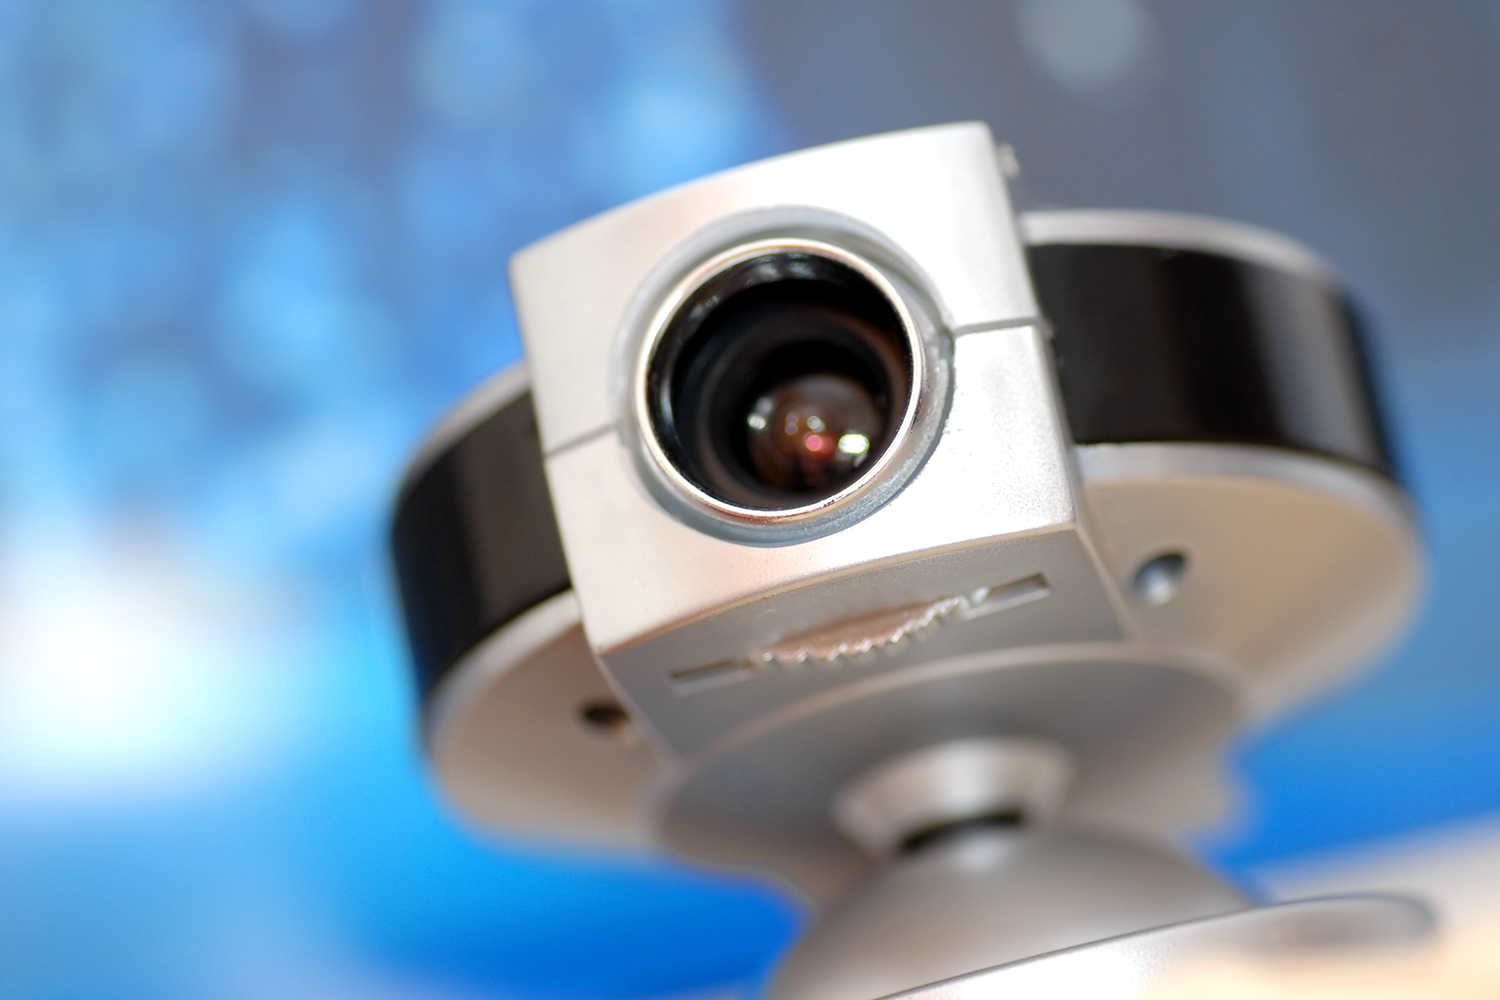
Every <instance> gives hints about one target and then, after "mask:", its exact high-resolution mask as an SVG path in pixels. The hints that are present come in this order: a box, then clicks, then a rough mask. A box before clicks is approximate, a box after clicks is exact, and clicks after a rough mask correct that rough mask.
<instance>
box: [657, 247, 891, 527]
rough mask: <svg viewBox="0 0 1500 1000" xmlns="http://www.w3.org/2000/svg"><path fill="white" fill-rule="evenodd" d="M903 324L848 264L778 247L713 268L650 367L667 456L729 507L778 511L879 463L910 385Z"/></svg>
mask: <svg viewBox="0 0 1500 1000" xmlns="http://www.w3.org/2000/svg"><path fill="white" fill-rule="evenodd" d="M914 370H915V362H914V358H913V354H912V346H911V340H910V337H909V334H908V331H907V326H906V323H905V322H904V321H903V318H902V315H901V313H900V312H899V311H898V309H897V307H896V305H895V304H894V303H893V301H892V299H891V297H890V296H889V295H888V294H887V293H886V292H885V291H883V290H882V289H881V288H880V287H879V286H878V285H877V284H876V283H875V280H874V279H872V277H871V276H869V275H867V274H864V273H861V271H860V270H857V269H856V268H855V267H854V266H852V265H851V264H850V263H847V262H845V261H843V260H840V259H837V258H835V257H833V256H829V255H825V254H824V253H820V252H817V251H814V250H810V249H775V250H768V251H766V252H764V253H758V254H753V255H750V256H748V257H747V258H745V259H742V260H739V261H737V262H734V263H731V264H730V265H729V266H727V267H725V268H724V269H722V270H720V271H718V272H716V273H714V274H712V275H711V276H710V277H709V278H708V279H707V280H706V281H704V282H703V283H702V284H701V285H700V286H699V287H697V288H696V289H695V290H694V291H693V292H692V293H691V294H690V295H689V296H688V297H687V298H686V300H685V301H684V302H683V303H682V304H681V306H680V307H679V308H678V309H677V311H676V312H675V313H674V314H673V316H672V318H671V320H670V321H669V322H668V323H667V326H666V328H665V329H664V331H663V333H662V335H661V337H660V338H659V340H658V342H657V346H656V350H655V352H654V353H653V355H652V359H651V363H650V365H649V368H648V375H647V393H648V403H649V409H650V419H651V424H652V427H651V430H652V432H653V434H654V435H655V437H656V439H657V441H658V442H659V443H660V445H661V447H662V451H663V452H664V453H665V455H666V457H667V459H668V461H669V462H671V463H672V465H673V466H674V467H675V468H676V469H677V471H678V472H679V473H681V475H682V476H683V477H684V478H686V479H687V480H688V481H689V482H690V483H692V484H693V485H694V486H696V487H697V488H698V489H699V490H701V491H702V492H704V493H706V494H708V495H709V496H711V497H713V498H715V499H717V500H719V501H720V502H722V503H724V504H728V505H731V506H734V507H739V508H746V509H750V510H760V511H787V510H794V509H797V508H802V507H806V506H808V505H811V504H816V503H818V502H819V501H821V500H825V499H827V498H829V497H832V496H835V495H836V494H839V493H841V492H843V491H845V490H847V489H849V488H850V487H851V486H853V485H854V484H856V483H858V482H859V481H860V480H862V479H863V478H864V477H866V476H868V475H870V474H871V473H872V471H873V470H874V469H875V468H876V467H877V466H878V464H879V461H880V458H881V456H882V455H883V454H884V453H885V452H886V451H887V450H888V449H889V448H890V446H891V444H892V442H893V441H894V440H895V438H896V436H897V434H898V432H899V431H900V430H901V427H902V426H903V421H904V419H905V416H906V413H907V409H908V405H909V402H910V400H911V399H912V396H913V393H914V391H915V387H914V384H913V383H914V374H913V373H914Z"/></svg>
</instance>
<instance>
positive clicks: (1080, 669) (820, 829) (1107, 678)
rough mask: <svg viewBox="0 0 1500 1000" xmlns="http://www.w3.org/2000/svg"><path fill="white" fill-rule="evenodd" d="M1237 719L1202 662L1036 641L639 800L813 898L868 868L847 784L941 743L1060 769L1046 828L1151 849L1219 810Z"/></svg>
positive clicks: (938, 671) (829, 712) (885, 685)
mask: <svg viewBox="0 0 1500 1000" xmlns="http://www.w3.org/2000/svg"><path fill="white" fill-rule="evenodd" d="M932 641H933V642H936V641H937V640H932ZM934 652H936V651H934ZM708 693H710V694H711V693H713V692H708ZM1239 714H1240V713H1239V707H1238V705H1237V703H1236V700H1235V697H1234V695H1233V694H1232V692H1231V690H1230V689H1229V688H1228V687H1227V686H1226V685H1225V683H1224V682H1223V679H1222V678H1220V677H1218V676H1216V675H1215V673H1214V667H1213V664H1211V663H1204V662H1198V661H1194V660H1192V659H1191V658H1190V657H1186V656H1184V655H1183V654H1182V653H1181V652H1180V651H1174V650H1168V649H1161V648H1155V649H1151V648H1139V647H1133V646H1131V645H1129V644H1126V643H1095V644H1083V643H1080V644H1077V645H1072V646H1068V645H1061V644H1050V645H1041V646H1032V647H1025V648H1021V649H997V650H991V651H990V652H986V653H971V654H967V655H962V656H955V657H952V658H947V659H944V658H941V657H939V658H936V659H932V660H924V661H919V662H917V663H915V664H913V665H911V666H909V667H907V668H906V669H902V670H894V671H890V672H886V673H883V674H874V675H867V676H865V677H863V678H861V679H859V680H858V681H857V682H854V683H849V684H845V685H842V686H839V687H836V688H832V689H830V690H828V691H826V692H824V693H823V694H822V695H820V696H818V697H815V698H808V699H805V700H804V701H801V702H798V703H796V704H793V705H791V706H788V707H787V708H784V709H782V710H780V711H777V712H772V713H767V714H766V715H765V716H763V717H761V718H758V719H756V720H754V722H753V723H751V724H748V725H745V726H742V727H740V728H738V729H736V730H735V731H733V732H731V733H730V734H729V735H728V736H726V737H725V738H723V739H722V740H720V741H718V742H717V743H715V744H714V745H712V746H710V747H708V748H706V749H704V750H703V751H700V752H699V753H697V754H694V755H692V756H691V757H688V758H686V759H684V760H680V761H676V762H673V763H671V764H669V765H668V767H667V769H666V770H665V771H664V772H663V774H662V776H661V778H660V780H658V781H656V782H654V783H653V785H652V789H651V796H652V806H651V811H652V814H653V816H654V820H655V823H656V833H655V836H656V837H657V839H658V841H659V842H660V843H662V844H664V845H666V846H668V847H669V848H671V849H672V850H674V851H675V852H677V853H679V854H682V855H685V856H687V857H690V858H695V859H698V860H700V861H706V862H710V863H714V864H724V865H732V866H736V867H741V868H756V869H760V870H762V871H766V872H773V873H776V874H778V875H780V876H781V877H782V878H785V879H787V880H789V881H790V882H791V883H792V884H794V885H795V886H797V887H798V888H800V889H801V890H802V891H804V892H805V893H807V894H808V895H810V896H812V897H813V898H815V899H818V900H821V901H824V902H826V901H829V900H832V899H835V898H837V897H838V896H839V895H841V894H842V893H844V892H846V891H848V889H849V888H850V886H851V885H853V884H854V883H856V882H857V881H858V880H859V879H861V878H864V877H866V876H867V875H868V873H869V871H870V870H871V857H870V855H869V854H868V853H866V852H865V851H863V850H861V849H859V848H857V847H856V846H855V845H854V843H853V842H852V841H851V840H849V839H848V838H847V837H846V836H844V835H843V834H842V833H841V832H840V831H839V830H838V828H837V827H836V826H835V825H834V822H833V816H832V814H831V810H832V805H833V802H834V801H835V799H836V797H837V796H838V794H839V792H840V791H841V790H842V789H843V788H844V787H845V786H846V785H847V784H848V783H849V782H850V781H851V780H854V779H856V778H857V777H858V776H859V775H861V774H865V773H868V772H869V771H871V769H873V768H875V767H878V766H879V765H881V764H883V763H885V762H887V761H889V760H890V759H892V758H893V757H896V756H899V755H901V754H905V753H908V752H912V751H920V750H922V749H925V748H927V747H931V746H933V745H935V744H940V743H946V742H949V741H951V740H954V739H968V738H988V737H1022V738H1026V739H1035V740H1041V741H1045V742H1048V743H1051V744H1053V745H1055V746H1057V747H1060V748H1062V749H1063V750H1064V751H1065V752H1066V753H1068V755H1069V756H1070V757H1071V758H1072V760H1073V762H1074V775H1073V778H1072V781H1071V784H1070V785H1069V787H1068V794H1067V796H1066V797H1065V798H1064V799H1063V800H1062V802H1061V803H1060V805H1059V809H1058V815H1057V822H1058V823H1059V824H1061V825H1069V824H1072V825H1081V826H1104V827H1108V828H1111V829H1119V830H1130V831H1135V832H1136V833H1138V834H1139V835H1140V836H1142V837H1146V838H1157V839H1160V838H1163V837H1165V836H1170V835H1171V834H1173V833H1175V832H1177V831H1180V830H1182V829H1184V828H1186V827H1188V826H1191V825H1194V824H1197V823H1202V822H1204V821H1206V820H1208V819H1210V818H1212V817H1213V816H1215V815H1216V814H1217V812H1218V810H1219V808H1220V806H1221V804H1222V789H1221V787H1220V783H1219V777H1218V769H1217V763H1216V753H1215V751H1216V750H1217V749H1218V747H1219V746H1220V745H1222V742H1223V741H1224V740H1225V739H1226V738H1227V736H1228V734H1229V733H1230V732H1231V731H1232V728H1233V726H1234V724H1235V722H1236V721H1237V719H1238V718H1239Z"/></svg>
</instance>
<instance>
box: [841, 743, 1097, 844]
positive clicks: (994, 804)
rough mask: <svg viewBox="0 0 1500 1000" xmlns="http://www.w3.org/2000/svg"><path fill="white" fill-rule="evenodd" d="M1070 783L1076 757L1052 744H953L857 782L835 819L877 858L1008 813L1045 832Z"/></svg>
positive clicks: (844, 794) (914, 754)
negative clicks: (924, 837)
mask: <svg viewBox="0 0 1500 1000" xmlns="http://www.w3.org/2000/svg"><path fill="white" fill-rule="evenodd" d="M1072 777H1073V759H1072V756H1071V755H1070V754H1069V753H1068V752H1067V751H1066V750H1064V749H1062V748H1061V747H1060V746H1058V745H1057V744H1055V743H1049V742H1047V741H1046V740H1038V739H1031V738H1028V737H1024V736H979V737H971V738H969V739H963V740H949V741H947V742H946V743H937V744H934V745H932V746H929V747H923V748H922V749H920V750H912V751H910V752H908V753H904V754H901V755H900V756H897V757H896V758H894V759H892V760H888V761H885V762H884V763H881V764H877V765H876V766H875V767H873V768H871V769H870V770H868V771H866V772H865V773H864V774H861V775H858V776H857V777H855V778H854V779H853V780H852V781H850V782H848V783H847V784H845V785H844V787H843V788H841V789H840V790H839V792H838V794H836V795H835V796H834V797H833V806H832V809H831V814H832V818H833V825H834V826H835V827H837V828H838V830H839V832H840V833H842V834H843V835H844V836H846V837H848V838H849V839H850V840H852V841H854V842H855V843H856V844H858V845H859V846H860V847H862V848H864V849H865V850H866V851H867V852H869V853H870V854H871V855H872V856H874V857H877V858H879V857H885V856H887V855H890V854H892V853H893V852H895V851H897V850H899V849H900V848H901V846H902V844H903V843H905V842H906V841H908V839H909V838H911V837H912V836H914V835H921V834H923V833H924V832H928V831H934V830H939V829H941V828H942V827H943V826H945V825H947V824H951V823H960V822H964V821H966V820H974V819H980V818H983V817H993V816H998V815H1006V814H1010V815H1014V816H1015V817H1016V819H1017V821H1018V822H1023V823H1024V824H1025V825H1026V826H1028V827H1032V828H1035V827H1039V826H1044V825H1046V823H1047V822H1048V821H1049V820H1051V819H1052V815H1053V814H1054V813H1055V812H1057V808H1058V806H1059V805H1060V804H1061V803H1062V800H1063V797H1064V796H1065V795H1066V794H1067V791H1068V783H1069V782H1070V781H1071V780H1072Z"/></svg>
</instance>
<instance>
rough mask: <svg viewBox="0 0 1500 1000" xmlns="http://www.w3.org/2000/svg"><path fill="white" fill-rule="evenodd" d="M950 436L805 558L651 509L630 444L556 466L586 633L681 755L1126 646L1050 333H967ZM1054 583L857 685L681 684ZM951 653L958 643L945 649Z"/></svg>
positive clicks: (553, 461)
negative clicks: (915, 673) (972, 674)
mask: <svg viewBox="0 0 1500 1000" xmlns="http://www.w3.org/2000/svg"><path fill="white" fill-rule="evenodd" d="M953 371H954V382H953V390H952V401H951V403H950V404H949V407H948V412H947V414H946V419H945V420H944V421H943V426H942V433H941V436H940V437H939V439H938V441H937V443H936V445H935V446H934V447H933V449H932V451H931V454H930V455H929V456H928V457H927V460H926V462H925V464H924V465H923V466H922V468H921V470H920V471H919V472H918V473H917V474H916V475H914V476H913V477H912V478H911V479H910V480H909V481H908V482H907V484H906V486H905V488H904V489H902V490H901V492H900V493H898V494H897V495H896V496H895V497H893V498H892V499H891V500H890V501H888V502H887V503H886V504H885V505H884V506H883V507H881V508H880V509H879V510H877V511H875V512H874V513H871V514H869V515H868V516H866V517H864V518H863V519H862V520H859V521H857V522H856V523H853V524H851V525H849V526H847V527H845V528H844V529H843V530H841V531H838V532H835V533H833V534H829V535H823V536H820V537H817V538H814V539H811V540H808V541H804V542H801V543H798V544H792V545H779V546H751V545H743V544H736V543H734V542H731V541H727V540H725V539H721V538H717V537H715V536H712V535H708V534H705V533H704V532H701V531H698V530H695V529H694V528H692V527H691V526H689V525H687V524H684V523H683V522H682V521H681V520H679V519H678V518H676V517H674V516H672V515H671V514H669V513H668V512H667V511H665V510H663V509H662V508H661V506H660V505H658V504H656V503H654V502H653V501H652V499H651V497H650V495H649V494H648V493H647V492H646V491H645V490H644V489H643V487H642V486H641V484H640V483H639V481H638V480H636V479H635V478H634V477H633V476H632V474H631V473H632V468H633V459H632V455H631V453H630V450H629V449H628V447H627V446H626V445H625V444H624V443H623V442H621V441H620V439H619V438H618V437H616V436H615V435H605V436H601V437H598V438H595V439H593V440H591V441H589V442H586V443H584V444H581V445H579V446H577V447H575V448H571V449H568V450H566V451H564V452H561V453H559V454H557V455H554V456H552V457H551V458H550V459H549V460H548V463H547V471H548V478H549V482H550V483H551V487H552V496H553V500H554V503H555V506H556V510H557V513H558V523H559V525H560V527H561V530H562V536H563V542H564V545H565V547H566V549H567V553H568V565H569V569H570V570H571V573H572V577H573V586H574V589H575V591H576V593H577V594H578V598H579V603H580V605H581V606H582V609H583V617H584V624H585V630H586V632H587V633H588V636H589V639H590V641H591V643H592V644H593V647H594V650H595V652H596V653H597V654H598V655H600V657H601V658H602V660H603V662H604V666H605V669H606V670H607V671H608V672H609V673H610V674H611V676H612V678H613V680H614V682H615V683H616V684H617V685H618V686H619V688H620V690H621V691H622V693H624V694H625V696H626V697H627V698H628V699H629V701H630V702H631V705H632V707H633V709H634V710H635V714H636V715H637V716H638V717H640V718H642V719H644V720H646V721H647V723H648V724H649V726H650V727H651V730H652V732H653V734H654V736H655V738H657V739H659V740H660V745H661V746H662V747H663V748H664V749H665V750H667V751H669V752H671V753H674V754H677V755H683V754H688V753H692V752H694V751H695V750H697V749H699V748H701V747H703V746H706V745H707V744H708V743H710V742H712V741H714V740H716V739H718V738H719V737H721V736H723V735H724V734H725V733H727V732H728V731H729V730H730V729H731V728H733V727H734V726H736V725H739V724H741V723H743V722H748V721H750V720H752V719H754V718H756V717H758V716H762V715H764V714H766V713H767V712H770V711H773V710H775V709H777V708H779V707H781V706H783V705H787V704H790V703H792V702H794V701H797V700H800V699H803V698H807V697H810V696H813V695H816V694H818V693H820V692H822V691H826V690H828V689H830V688H833V687H838V686H840V685H842V684H845V683H849V682H851V681H854V680H858V679H859V678H860V677H862V676H864V675H868V674H872V673H884V672H887V671H890V670H895V669H899V668H903V667H906V666H909V665H910V664H911V663H913V662H914V660H913V657H914V656H918V657H920V656H922V655H931V654H930V652H927V653H924V651H935V650H936V649H938V648H944V649H951V650H953V651H954V652H959V651H964V650H969V651H978V650H984V649H991V648H994V647H996V646H997V645H999V646H1010V645H1017V644H1031V643H1037V642H1055V641H1078V640H1084V641H1089V640H1111V639H1118V638H1121V637H1122V636H1123V634H1124V633H1123V629H1122V627H1121V625H1120V621H1119V618H1120V608H1119V598H1118V596H1117V595H1113V596H1112V594H1111V592H1110V590H1109V589H1108V588H1106V586H1105V584H1104V582H1103V580H1102V572H1101V568H1100V566H1099V565H1098V563H1097V562H1096V560H1095V557H1094V555H1093V553H1092V551H1091V549H1090V548H1089V546H1088V544H1087V542H1086V540H1085V539H1083V538H1082V537H1081V535H1080V533H1079V531H1078V528H1077V507H1076V497H1075V493H1074V486H1073V472H1072V446H1071V444H1070V443H1069V442H1068V440H1067V437H1066V431H1065V427H1064V424H1063V419H1062V415H1061V412H1060V409H1059V403H1058V400H1057V395H1056V387H1055V385H1054V381H1053V373H1052V367H1051V359H1050V355H1049V353H1048V348H1047V344H1046V341H1045V340H1044V339H1043V338H1042V336H1041V334H1040V332H1039V331H1038V330H1037V329H1036V328H1034V327H1016V328H1008V329H1001V330H993V331H989V332H983V333H979V332H976V333H970V334H967V335H965V336H963V337H960V338H958V339H957V340H956V341H955V343H954V347H953ZM1037 575H1040V576H1041V577H1042V578H1043V579H1044V580H1045V582H1046V586H1047V588H1048V591H1049V593H1048V596H1047V597H1045V598H1043V599H1041V600H1035V601H1031V602H1029V603H1025V604H1022V605H1019V606H1014V607H1009V608H1005V609H1003V610H998V611H997V613H995V614H992V615H988V616H983V617H979V618H974V619H972V620H967V621H962V622H956V623H953V624H949V625H945V626H944V627H943V628H941V629H939V630H938V632H937V634H936V635H935V636H934V637H933V638H932V639H931V640H930V641H929V642H927V643H925V644H922V645H920V646H913V645H910V644H905V645H902V646H897V647H894V648H893V649H892V650H890V652H889V655H877V656H874V657H872V658H870V659H869V660H868V661H867V662H863V663H860V664H850V665H848V668H847V669H842V670H818V669H802V670H797V669H788V668H784V667H780V666H768V665H764V664H763V665H762V667H761V668H759V669H757V670H755V671H753V672H752V671H745V672H742V673H743V674H744V678H743V681H742V683H737V684H732V685H724V686H718V687H713V688H708V689H698V690H696V691H695V692H694V693H692V694H683V693H679V692H680V690H681V687H680V685H679V684H678V682H677V678H678V676H679V675H680V674H681V672H682V671H690V670H697V669H701V668H709V667H717V666H718V665H720V664H734V663H737V662H740V661H746V660H749V659H750V658H751V657H752V655H753V654H754V653H755V652H756V651H758V650H763V649H764V648H766V647H767V646H769V645H771V644H774V643H777V642H779V641H781V640H783V639H785V638H788V637H791V636H800V635H804V634H807V633H810V632H813V631H815V630H820V629H826V628H830V627H833V626H838V625H840V624H842V623H845V622H849V621H853V620H855V619H860V618H864V617H865V616H868V615H870V614H872V613H875V612H880V611H887V610H894V609H901V608H908V607H912V606H914V605H918V604H923V603H931V602H934V601H940V600H943V599H944V598H948V597H952V596H954V595H958V594H971V593H973V592H975V591H978V590H980V589H984V588H993V587H997V586H1003V585H1008V584H1012V583H1014V582H1016V581H1019V580H1024V579H1027V578H1030V577H1034V576H1037ZM939 641H940V642H941V643H942V646H941V647H937V646H934V645H933V643H936V642H939Z"/></svg>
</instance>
